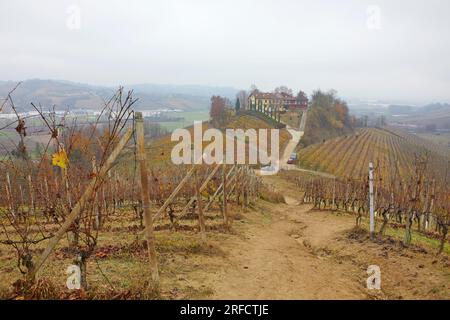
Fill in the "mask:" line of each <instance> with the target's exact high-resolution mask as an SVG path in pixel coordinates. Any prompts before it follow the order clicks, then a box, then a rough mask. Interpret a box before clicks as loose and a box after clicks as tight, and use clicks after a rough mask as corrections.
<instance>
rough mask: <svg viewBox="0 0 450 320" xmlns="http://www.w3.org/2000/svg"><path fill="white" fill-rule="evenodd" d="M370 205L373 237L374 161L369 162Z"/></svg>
mask: <svg viewBox="0 0 450 320" xmlns="http://www.w3.org/2000/svg"><path fill="white" fill-rule="evenodd" d="M369 206H370V225H369V230H370V238H371V239H373V237H374V234H375V216H374V203H373V163H372V162H370V163H369Z"/></svg>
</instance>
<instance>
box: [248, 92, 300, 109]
mask: <svg viewBox="0 0 450 320" xmlns="http://www.w3.org/2000/svg"><path fill="white" fill-rule="evenodd" d="M307 107H308V98H306V97H305V96H303V97H299V98H297V97H294V96H293V95H291V94H288V93H284V92H282V93H271V92H270V93H266V92H259V91H254V92H252V93H251V94H250V95H249V97H248V103H247V108H248V109H250V110H258V111H262V112H267V111H270V110H271V109H274V110H278V111H280V112H286V111H288V110H289V111H295V110H305V109H306V108H307Z"/></svg>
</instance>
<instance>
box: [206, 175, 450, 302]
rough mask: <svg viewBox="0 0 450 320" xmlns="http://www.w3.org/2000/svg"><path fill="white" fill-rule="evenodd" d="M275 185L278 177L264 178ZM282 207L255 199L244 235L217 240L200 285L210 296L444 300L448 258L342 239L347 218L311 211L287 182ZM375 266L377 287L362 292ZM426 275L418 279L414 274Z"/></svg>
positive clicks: (447, 290)
mask: <svg viewBox="0 0 450 320" xmlns="http://www.w3.org/2000/svg"><path fill="white" fill-rule="evenodd" d="M270 179H274V180H275V181H271V183H277V181H276V180H277V177H271V178H270ZM277 185H278V186H279V187H280V188H281V190H280V191H281V192H283V194H285V199H286V202H287V203H286V204H277V205H274V204H269V203H262V204H260V207H258V208H257V210H258V212H256V213H254V214H248V215H247V216H246V221H245V227H244V228H245V231H244V234H245V236H244V238H241V237H235V238H233V239H229V240H228V241H225V242H223V243H221V244H220V246H221V248H222V249H223V251H224V252H226V253H227V254H226V257H225V258H223V261H221V262H218V264H219V265H220V266H221V267H220V268H219V269H218V270H215V272H214V273H212V274H206V275H205V273H203V274H202V277H203V279H202V282H203V283H206V284H207V285H208V286H209V287H211V288H212V291H213V292H214V293H213V296H212V298H213V299H369V298H392V299H402V298H441V299H442V298H447V299H448V298H449V297H450V287H449V281H448V277H449V270H450V269H449V268H448V266H449V265H448V259H447V260H446V258H445V257H444V258H443V259H441V260H439V259H435V257H433V255H431V254H429V253H426V252H420V251H419V252H416V251H414V250H412V251H411V250H409V249H407V250H406V249H403V248H399V247H398V246H397V245H396V244H392V243H381V244H375V243H371V242H369V241H368V240H367V239H364V238H358V237H356V238H355V239H349V236H348V234H349V232H350V230H352V229H353V227H354V217H353V216H350V215H344V214H341V215H339V214H332V213H329V212H318V211H310V209H311V208H310V207H309V206H307V205H299V204H298V201H297V200H296V195H295V193H294V192H293V190H294V189H293V188H291V187H290V186H289V185H288V184H285V183H284V184H279V183H277ZM373 264H374V265H379V266H380V268H381V271H382V290H381V291H377V290H375V291H373V290H367V289H366V279H367V277H368V274H367V268H368V266H369V265H373ZM420 274H421V275H425V276H423V277H419V275H420Z"/></svg>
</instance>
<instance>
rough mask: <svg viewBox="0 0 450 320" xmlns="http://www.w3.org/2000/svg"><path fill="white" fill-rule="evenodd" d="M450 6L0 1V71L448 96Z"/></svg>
mask: <svg viewBox="0 0 450 320" xmlns="http://www.w3.org/2000/svg"><path fill="white" fill-rule="evenodd" d="M78 12H79V13H80V15H79V18H80V19H78ZM449 14H450V1H448V0H441V1H439V0H427V1H425V0H409V1H402V0H388V1H376V0H373V1H365V0H334V1H332V0H328V1H326V0H315V1H312V0H311V1H300V0H281V1H280V0H277V1H275V0H273V1H265V0H258V1H250V0H237V1H231V0H226V1H225V0H221V1H215V0H204V1H202V0H198V1H197V0H179V1H170V0H169V1H168V0H160V1H149V0H146V1H138V0H131V1H125V0H123V1H111V0H104V1H100V0H96V1H94V0H86V1H76V0H73V1H65V0H54V1H47V0H39V1H31V0H28V1H27V0H1V2H0V41H1V42H0V49H1V50H0V79H1V80H23V79H28V78H44V79H65V80H71V81H77V82H86V83H91V84H101V85H120V84H133V83H161V84H201V85H218V86H233V87H236V88H246V89H247V88H249V87H250V85H251V84H253V83H254V84H256V85H257V86H258V87H259V88H260V89H262V90H270V89H272V88H273V87H275V86H277V85H282V84H284V85H287V86H289V87H292V88H294V89H295V90H297V89H303V90H305V91H306V92H308V93H310V92H311V91H312V90H314V89H316V88H322V89H329V88H334V89H336V90H337V91H338V92H339V94H340V95H341V96H343V97H346V98H358V97H359V98H364V99H366V98H367V99H390V100H395V99H398V100H415V101H417V102H431V101H439V100H440V101H450V18H449Z"/></svg>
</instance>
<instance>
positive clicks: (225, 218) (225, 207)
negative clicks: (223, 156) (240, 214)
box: [222, 163, 229, 226]
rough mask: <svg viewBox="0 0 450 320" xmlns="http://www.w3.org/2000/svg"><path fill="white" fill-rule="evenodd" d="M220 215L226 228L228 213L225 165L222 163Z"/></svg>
mask: <svg viewBox="0 0 450 320" xmlns="http://www.w3.org/2000/svg"><path fill="white" fill-rule="evenodd" d="M222 186H223V187H222V201H223V202H222V211H223V212H222V213H223V218H224V220H225V226H228V222H229V221H228V211H227V190H226V189H227V188H226V186H227V165H226V164H225V163H224V164H223V167H222Z"/></svg>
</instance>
